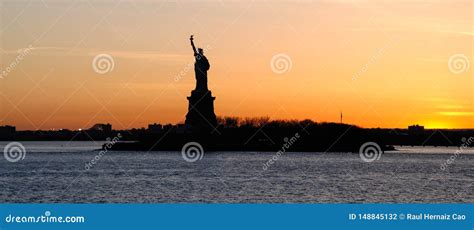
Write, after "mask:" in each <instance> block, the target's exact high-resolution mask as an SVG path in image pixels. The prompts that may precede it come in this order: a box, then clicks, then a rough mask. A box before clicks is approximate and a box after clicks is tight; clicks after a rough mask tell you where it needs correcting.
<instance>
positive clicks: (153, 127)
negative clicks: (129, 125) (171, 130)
mask: <svg viewBox="0 0 474 230" xmlns="http://www.w3.org/2000/svg"><path fill="white" fill-rule="evenodd" d="M147 131H148V132H150V133H161V132H163V125H161V124H157V123H154V124H149V125H148V129H147Z"/></svg>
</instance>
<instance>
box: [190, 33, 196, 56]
mask: <svg viewBox="0 0 474 230" xmlns="http://www.w3.org/2000/svg"><path fill="white" fill-rule="evenodd" d="M189 40H190V41H191V46H192V47H193V51H194V55H196V54H197V51H196V47H195V46H194V35H191V37H190V38H189Z"/></svg>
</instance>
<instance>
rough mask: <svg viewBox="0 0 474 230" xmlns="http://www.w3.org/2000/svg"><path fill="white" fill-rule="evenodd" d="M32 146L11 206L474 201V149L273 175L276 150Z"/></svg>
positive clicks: (7, 179)
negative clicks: (198, 155) (187, 154)
mask: <svg viewBox="0 0 474 230" xmlns="http://www.w3.org/2000/svg"><path fill="white" fill-rule="evenodd" d="M6 144H8V142H0V149H3V148H4V146H5V145H6ZM22 144H23V145H24V146H25V147H26V155H25V158H24V159H23V160H20V161H18V162H15V163H12V162H8V161H7V160H5V158H4V157H3V156H1V157H0V187H1V189H0V202H2V203H5V202H7V203H26V202H28V203H30V202H32V203H111V202H112V203H181V202H186V203H188V202H193V203H196V202H197V203H262V202H264V203H276V202H278V203H367V202H369V203H380V202H383V203H399V202H411V203H420V202H429V203H457V202H463V203H473V202H474V194H473V191H474V190H473V179H474V171H473V162H474V161H473V160H474V149H472V148H471V149H466V150H463V152H462V154H460V155H454V154H453V153H454V152H455V151H456V148H407V147H404V148H402V147H400V149H402V151H400V152H388V153H386V154H384V155H383V156H382V157H381V158H380V159H379V160H376V161H373V162H370V163H367V162H363V161H362V160H361V158H360V157H359V155H358V154H349V153H326V154H324V153H285V154H284V155H282V157H281V158H279V159H278V160H277V161H276V163H275V164H272V165H271V166H270V167H269V168H268V169H267V170H263V169H262V166H263V164H264V163H265V162H267V161H268V160H269V159H271V158H272V157H273V156H275V153H273V152H265V153H262V152H258V153H256V152H225V153H208V152H206V153H205V154H204V157H203V158H202V159H201V160H200V161H196V162H193V163H189V162H186V161H185V160H184V159H183V158H182V156H181V153H180V152H149V153H147V152H107V153H105V154H103V155H102V157H100V156H101V154H99V150H97V149H98V148H99V147H100V146H101V144H102V143H97V142H96V143H94V142H23V143H22ZM94 158H96V159H98V160H97V161H96V164H91V165H89V166H90V167H89V168H88V170H87V169H86V167H85V165H86V163H88V162H89V163H90V162H91V160H92V159H94ZM449 159H451V160H452V161H451V162H450V163H449V164H445V168H444V169H445V170H442V169H441V166H442V164H443V163H446V161H447V160H449Z"/></svg>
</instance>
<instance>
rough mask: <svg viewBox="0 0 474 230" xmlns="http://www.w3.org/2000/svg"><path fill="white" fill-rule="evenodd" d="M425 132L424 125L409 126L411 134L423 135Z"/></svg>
mask: <svg viewBox="0 0 474 230" xmlns="http://www.w3.org/2000/svg"><path fill="white" fill-rule="evenodd" d="M424 132H425V126H422V125H411V126H408V133H409V134H414V135H417V134H423V133H424Z"/></svg>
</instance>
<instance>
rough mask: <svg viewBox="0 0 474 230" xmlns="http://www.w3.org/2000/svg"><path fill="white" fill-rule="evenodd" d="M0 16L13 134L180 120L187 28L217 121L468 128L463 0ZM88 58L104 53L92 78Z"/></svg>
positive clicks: (472, 25)
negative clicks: (109, 64)
mask: <svg viewBox="0 0 474 230" xmlns="http://www.w3.org/2000/svg"><path fill="white" fill-rule="evenodd" d="M0 11H1V16H0V17H1V19H0V20H1V21H0V31H1V32H0V48H1V50H0V52H1V55H0V57H1V64H0V71H1V72H0V74H1V75H0V125H5V124H9V125H15V126H17V129H19V130H26V129H29V130H36V129H42V130H46V129H60V128H68V129H80V128H88V127H91V126H92V125H93V124H95V123H111V124H113V127H114V129H125V128H138V127H146V126H147V125H148V124H150V123H155V122H156V123H162V124H166V123H180V122H184V118H185V115H186V112H187V106H188V105H187V103H188V101H187V100H186V97H187V96H189V95H190V91H191V90H192V89H194V86H195V79H194V72H193V71H194V70H193V59H194V57H193V53H192V50H191V47H190V44H189V35H191V34H194V35H195V42H196V45H197V46H199V47H203V48H205V49H206V56H207V58H208V59H209V61H210V64H211V68H210V70H209V73H208V76H209V88H210V90H212V93H213V95H214V96H215V97H216V100H215V105H214V106H215V112H216V115H218V116H238V117H260V116H268V117H270V118H271V119H311V120H314V121H317V122H339V119H340V112H341V111H342V113H343V117H344V118H343V119H344V123H350V124H355V125H358V126H361V127H382V128H405V127H407V126H408V125H412V124H420V125H425V126H426V127H428V128H474V74H473V68H474V67H472V64H473V60H474V59H473V51H474V48H473V47H474V37H473V35H474V19H473V15H474V3H473V1H469V0H438V1H424V0H416V1H406V0H403V1H402V0H393V1H388V0H377V1H376V0H359V1H358V0H354V1H330V0H325V1H309V0H308V1H295V2H293V1H244V0H243V1H192V2H186V1H176V2H175V1H161V0H156V1H154V0H137V1H131V0H123V1H113V0H90V1H66V0H44V1H43V2H42V1H26V0H25V1H13V0H5V1H2V2H1V3H0ZM30 45H31V47H32V48H31V49H30V50H28V52H27V53H26V54H25V53H24V52H25V48H27V47H30ZM22 52H23V53H22ZM21 54H25V55H24V57H22V60H20V61H18V57H19V55H21ZM100 54H107V55H110V56H111V57H112V58H113V69H112V70H111V71H109V72H107V73H105V74H100V73H97V72H96V71H95V70H94V68H93V60H94V57H96V56H97V55H100ZM278 54H284V55H286V57H287V58H288V59H283V60H281V61H282V63H283V64H287V66H280V67H287V68H284V69H283V70H282V71H283V73H278V71H279V69H278V66H276V68H277V70H275V65H273V66H272V58H273V57H276V56H277V55H278ZM280 64H281V63H280ZM272 67H273V69H272Z"/></svg>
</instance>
